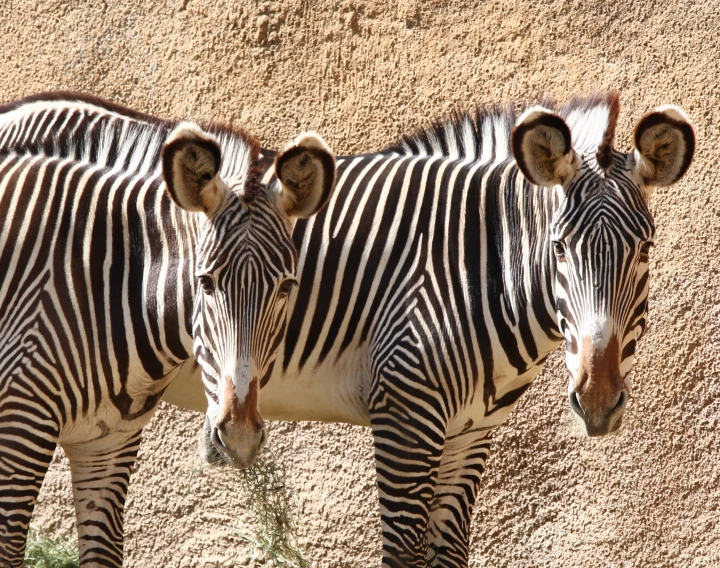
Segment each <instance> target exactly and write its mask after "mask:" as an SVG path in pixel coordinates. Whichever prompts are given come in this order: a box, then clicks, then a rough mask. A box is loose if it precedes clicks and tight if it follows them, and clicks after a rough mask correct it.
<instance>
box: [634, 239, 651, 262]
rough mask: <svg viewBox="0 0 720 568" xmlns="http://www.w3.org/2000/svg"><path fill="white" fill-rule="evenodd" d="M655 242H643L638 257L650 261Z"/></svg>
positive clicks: (643, 260) (642, 260)
mask: <svg viewBox="0 0 720 568" xmlns="http://www.w3.org/2000/svg"><path fill="white" fill-rule="evenodd" d="M653 246H654V245H653V243H651V242H650V241H648V242H646V243H643V245H642V246H641V247H640V252H639V253H638V258H639V259H640V261H641V262H648V261H649V260H650V249H651V248H653Z"/></svg>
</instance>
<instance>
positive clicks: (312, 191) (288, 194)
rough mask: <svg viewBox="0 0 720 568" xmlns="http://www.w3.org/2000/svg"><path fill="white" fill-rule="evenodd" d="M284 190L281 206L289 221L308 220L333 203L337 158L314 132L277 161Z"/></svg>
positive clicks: (295, 142)
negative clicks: (329, 203) (290, 219)
mask: <svg viewBox="0 0 720 568" xmlns="http://www.w3.org/2000/svg"><path fill="white" fill-rule="evenodd" d="M275 175H276V176H277V178H278V179H279V180H280V184H281V186H282V187H281V190H280V193H279V195H278V206H279V207H280V209H281V210H282V211H283V212H284V213H285V214H286V215H287V216H288V217H297V218H301V219H306V218H308V217H311V216H312V215H314V214H315V213H317V212H318V211H319V210H320V209H322V208H323V207H324V206H325V204H326V203H327V202H328V201H329V200H330V195H331V194H332V189H333V186H334V185H335V156H334V155H333V153H332V152H331V151H330V149H329V148H328V146H327V144H325V141H324V140H323V139H322V138H320V136H318V135H317V134H315V133H314V132H305V133H303V134H301V135H300V136H298V137H297V138H296V139H295V140H294V141H293V142H292V143H290V144H289V145H288V146H287V148H285V150H283V151H282V152H280V153H279V154H278V155H277V156H276V158H275Z"/></svg>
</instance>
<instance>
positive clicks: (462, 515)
mask: <svg viewBox="0 0 720 568" xmlns="http://www.w3.org/2000/svg"><path fill="white" fill-rule="evenodd" d="M618 112H619V101H618V96H617V95H614V94H611V95H601V96H593V97H590V98H584V99H574V100H572V101H571V102H569V103H568V104H566V105H565V106H563V107H562V108H560V109H559V110H558V112H554V111H552V110H549V109H546V108H542V107H534V108H530V109H528V110H526V111H525V112H524V113H523V114H522V116H521V117H520V118H519V120H518V121H517V122H515V117H514V113H513V111H512V110H508V111H498V110H479V111H478V112H477V113H475V114H472V115H471V114H464V113H458V114H455V115H453V116H452V117H450V118H449V119H448V120H444V121H440V122H438V123H436V124H434V125H433V126H431V127H429V128H427V129H425V130H422V131H420V132H418V133H416V134H414V135H412V136H407V137H405V138H403V139H402V140H401V141H400V142H399V143H397V144H395V145H394V146H392V147H391V148H390V149H388V150H386V151H384V152H381V153H379V154H370V155H362V156H350V157H344V158H341V159H339V160H338V170H337V176H338V183H337V190H336V192H335V195H334V197H333V199H332V200H331V201H330V203H329V205H328V207H327V208H326V209H325V210H324V211H323V212H322V213H321V214H320V215H319V216H317V217H315V218H314V219H312V220H309V221H308V222H303V223H298V224H297V225H296V227H295V231H294V233H293V237H294V239H295V243H296V245H297V246H298V248H299V249H300V266H299V269H298V270H299V275H300V287H299V288H298V290H297V292H294V293H293V296H291V307H290V318H289V323H288V330H287V334H286V337H285V341H284V343H283V345H282V347H281V350H280V355H279V356H278V361H277V364H276V365H275V369H274V372H273V374H272V377H271V379H270V381H269V382H268V384H267V386H266V387H265V388H264V389H263V391H262V396H261V399H260V410H261V413H262V414H263V416H264V417H265V418H269V419H282V420H321V421H330V422H348V423H351V424H360V425H366V426H371V427H372V432H373V436H374V439H375V456H376V468H377V484H378V491H379V498H380V510H381V514H382V534H383V565H384V566H388V567H389V566H394V567H400V566H402V567H407V566H412V567H425V566H446V567H447V566H467V562H468V553H469V551H468V539H469V532H470V521H471V516H472V509H473V505H474V503H475V499H476V495H477V489H478V484H479V479H480V474H481V472H482V471H483V469H484V467H485V460H486V457H487V455H488V450H489V447H490V435H491V432H492V430H493V429H494V428H495V427H497V426H499V425H500V424H502V423H504V422H505V421H506V420H507V417H508V414H509V413H510V411H511V410H512V409H513V407H514V406H515V404H516V402H517V400H518V398H519V397H520V395H521V394H522V393H523V392H524V391H525V390H526V389H527V387H528V386H529V385H530V383H531V382H532V381H533V379H534V378H535V376H536V375H537V374H538V372H539V371H540V369H541V367H542V365H543V363H544V362H545V359H546V358H547V356H548V355H549V354H550V353H551V352H552V351H553V350H554V349H556V347H557V346H558V345H559V344H560V343H561V342H562V341H563V340H564V341H565V345H566V359H567V367H568V369H569V371H570V381H569V385H568V395H569V400H570V405H571V407H572V409H573V410H574V411H575V412H576V413H577V414H578V416H579V417H580V419H581V420H582V423H583V424H584V426H585V428H586V430H587V433H588V435H590V436H600V435H604V434H607V433H609V432H611V431H613V430H616V429H617V428H618V427H619V426H620V423H621V419H622V414H623V411H624V409H625V405H626V402H627V397H628V390H629V384H628V382H627V380H626V378H627V376H628V372H629V371H630V367H631V365H632V362H633V356H634V353H635V346H636V344H637V341H638V340H639V339H640V337H641V336H642V334H643V331H644V330H645V320H646V306H647V295H648V260H649V254H650V248H651V247H652V245H653V239H654V227H653V220H652V217H651V215H650V212H649V210H648V200H649V198H650V195H651V192H652V189H651V188H653V187H658V186H660V187H662V186H667V185H670V184H672V183H674V182H676V181H677V180H678V179H679V178H680V177H681V176H682V175H683V174H684V173H685V171H686V170H687V168H688V166H689V164H690V161H691V159H692V156H693V151H694V134H693V130H692V127H691V126H690V124H689V122H688V120H687V118H686V117H685V115H684V114H683V112H682V111H681V110H680V109H678V108H676V107H663V108H661V109H658V110H657V111H655V112H651V113H650V114H648V115H646V116H645V117H644V118H642V120H641V121H640V122H639V123H638V125H637V127H636V129H635V137H634V140H635V151H633V152H632V153H629V154H624V153H620V152H617V151H616V150H614V149H613V138H614V134H615V126H616V122H617V117H618ZM513 126H514V128H513ZM511 154H514V158H515V159H513V157H512V155H511ZM198 384H199V381H198ZM173 387H174V390H173V392H168V395H169V396H170V397H173V398H170V400H171V401H173V400H174V401H175V402H178V403H180V404H183V405H185V406H188V407H192V406H195V407H200V408H201V407H202V406H203V404H202V398H203V394H202V390H199V392H198V389H197V388H196V389H195V390H193V387H192V385H191V383H188V384H185V385H180V384H179V383H176V384H175V385H173ZM206 388H208V387H207V386H206ZM208 390H209V391H211V389H210V388H208ZM210 396H212V392H210ZM219 400H220V401H221V403H222V400H223V396H222V393H220V394H219ZM211 404H212V402H211ZM210 426H212V425H210ZM209 430H212V428H209Z"/></svg>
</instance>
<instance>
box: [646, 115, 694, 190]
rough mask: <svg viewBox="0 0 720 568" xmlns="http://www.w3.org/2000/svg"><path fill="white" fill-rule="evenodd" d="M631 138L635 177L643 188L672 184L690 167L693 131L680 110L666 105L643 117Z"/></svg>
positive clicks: (692, 152)
mask: <svg viewBox="0 0 720 568" xmlns="http://www.w3.org/2000/svg"><path fill="white" fill-rule="evenodd" d="M634 138H635V148H636V150H635V175H636V177H637V179H638V181H639V182H640V183H642V184H643V185H644V186H646V187H665V186H668V185H672V184H673V183H675V182H676V181H678V180H679V179H680V178H681V177H682V176H683V175H684V174H685V172H686V171H687V169H688V167H690V162H692V159H693V154H694V153H695V132H694V131H693V127H692V124H691V123H690V120H689V119H688V117H687V115H686V114H685V113H684V112H683V111H682V109H680V108H679V107H676V106H671V105H668V106H664V107H660V108H659V109H657V110H655V111H653V112H651V113H648V114H646V115H645V116H644V117H642V119H641V120H640V122H639V123H638V125H637V126H636V127H635V136H634ZM648 193H649V192H648Z"/></svg>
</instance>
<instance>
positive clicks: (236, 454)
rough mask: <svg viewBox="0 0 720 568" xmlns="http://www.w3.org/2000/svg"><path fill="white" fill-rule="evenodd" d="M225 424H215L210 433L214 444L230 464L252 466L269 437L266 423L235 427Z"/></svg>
mask: <svg viewBox="0 0 720 568" xmlns="http://www.w3.org/2000/svg"><path fill="white" fill-rule="evenodd" d="M225 426H226V427H225V428H223V424H216V425H215V426H213V428H212V430H211V433H210V441H211V442H212V445H213V446H214V447H215V449H216V450H217V451H218V452H219V453H220V454H221V455H222V456H223V457H224V458H225V461H226V462H227V463H229V464H230V465H232V466H234V467H236V468H238V469H246V468H248V467H250V466H252V465H253V463H255V459H256V458H257V456H258V454H259V453H260V450H262V449H263V447H264V446H265V444H266V442H267V439H268V434H267V430H266V429H265V425H264V423H262V422H260V423H253V424H252V425H250V424H248V425H247V427H235V428H233V427H227V424H225Z"/></svg>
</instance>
